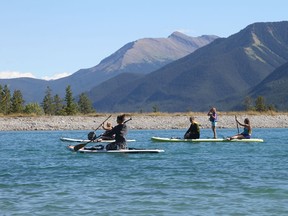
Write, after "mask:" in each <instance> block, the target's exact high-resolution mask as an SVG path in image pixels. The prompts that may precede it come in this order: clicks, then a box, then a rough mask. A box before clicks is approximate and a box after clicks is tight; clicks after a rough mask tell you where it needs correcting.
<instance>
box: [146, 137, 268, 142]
mask: <svg viewBox="0 0 288 216" xmlns="http://www.w3.org/2000/svg"><path fill="white" fill-rule="evenodd" d="M151 140H152V141H154V142H264V140H263V139H256V138H251V139H233V140H227V139H225V138H222V139H209V138H207V139H182V138H173V137H172V138H164V137H151Z"/></svg>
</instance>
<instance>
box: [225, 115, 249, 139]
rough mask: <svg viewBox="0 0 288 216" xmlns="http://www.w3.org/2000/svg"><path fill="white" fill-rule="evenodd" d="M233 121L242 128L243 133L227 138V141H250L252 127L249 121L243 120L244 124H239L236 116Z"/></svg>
mask: <svg viewBox="0 0 288 216" xmlns="http://www.w3.org/2000/svg"><path fill="white" fill-rule="evenodd" d="M235 120H236V122H237V124H239V125H241V126H242V127H244V129H243V132H242V133H240V134H236V135H234V136H232V137H228V138H227V140H232V139H250V138H251V135H252V127H251V124H250V120H249V119H248V118H245V119H244V124H242V123H240V122H239V121H238V119H237V116H235Z"/></svg>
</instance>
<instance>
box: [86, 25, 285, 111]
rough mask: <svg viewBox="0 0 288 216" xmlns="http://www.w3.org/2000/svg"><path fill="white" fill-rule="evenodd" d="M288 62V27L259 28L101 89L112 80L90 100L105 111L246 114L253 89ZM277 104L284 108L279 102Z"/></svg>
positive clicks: (94, 92) (253, 94)
mask: <svg viewBox="0 0 288 216" xmlns="http://www.w3.org/2000/svg"><path fill="white" fill-rule="evenodd" d="M287 61H288V22H286V21H283V22H268V23H254V24H251V25H249V26H247V27H246V28H245V29H243V30H241V31H239V32H238V33H236V34H234V35H231V36H230V37H228V38H219V39H216V40H214V41H213V42H212V43H210V44H208V45H206V46H204V47H202V48H200V49H198V50H196V51H195V52H193V53H191V54H189V55H187V56H185V57H183V58H181V59H179V60H176V61H174V62H172V63H170V64H168V65H166V66H164V67H162V68H160V69H158V70H156V71H154V72H153V73H150V74H147V75H146V76H145V77H140V78H138V79H135V77H133V78H132V77H131V78H132V81H131V82H128V81H129V80H127V79H126V82H124V83H123V84H122V85H120V86H119V88H117V89H114V88H113V89H111V91H109V90H107V88H106V89H105V90H103V89H102V90H101V88H102V87H103V86H110V81H111V82H115V81H114V80H108V81H107V82H105V83H103V84H102V86H96V87H95V88H94V89H93V90H92V91H91V94H90V96H91V97H92V96H93V95H94V98H93V101H94V106H95V107H96V108H97V109H98V110H99V111H104V110H107V109H108V108H109V110H112V111H114V112H118V111H122V110H125V111H152V110H153V109H155V107H156V108H157V110H159V111H167V112H176V111H178V112H179V111H180V112H181V111H204V110H207V109H208V108H209V107H210V106H216V107H219V108H220V109H221V110H233V109H241V104H242V103H243V100H244V97H245V96H246V94H247V95H248V92H249V91H250V95H252V96H254V97H256V96H257V89H255V90H253V88H256V87H257V88H258V89H261V84H260V83H261V81H263V80H264V79H265V78H266V77H267V76H269V75H270V79H269V80H268V81H269V82H271V81H272V80H273V77H274V76H273V71H274V70H275V69H276V68H278V67H280V66H281V65H282V64H284V63H286V62H287ZM119 80H120V79H119ZM258 84H259V85H258ZM286 84H287V82H286ZM104 91H105V92H104ZM258 93H260V92H258ZM262 93H265V92H263V91H262ZM283 94H286V95H287V91H286V92H285V93H284V92H283ZM99 95H101V96H99ZM263 96H264V97H265V96H266V95H263ZM272 97H273V96H272ZM225 98H227V100H225ZM267 99H268V98H267ZM274 102H275V103H276V102H277V103H276V104H278V101H277V99H276V100H274ZM278 107H279V106H278ZM242 109H243V106H242Z"/></svg>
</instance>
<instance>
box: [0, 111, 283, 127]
mask: <svg viewBox="0 0 288 216" xmlns="http://www.w3.org/2000/svg"><path fill="white" fill-rule="evenodd" d="M190 115H193V116H195V117H196V119H197V121H198V122H199V123H200V124H201V127H202V128H210V122H209V121H208V117H207V115H206V114H204V113H202V114H188V113H183V114H181V113H180V114H165V115H155V114H135V115H133V114H131V117H132V121H129V123H127V124H128V125H129V128H130V129H183V128H188V127H189V124H190V123H189V116H190ZM107 116H109V115H99V116H94V117H90V116H89V117H87V116H41V117H0V131H22V130H93V129H96V128H97V127H98V126H99V124H101V123H102V122H103V121H104V120H105V119H106V118H107ZM246 117H248V118H249V119H250V121H251V123H252V126H253V127H254V128H288V114H273V115H259V114H257V115H249V114H241V115H238V119H239V120H240V121H243V120H244V118H246ZM115 119H116V114H115V115H112V117H111V118H110V119H109V121H110V122H112V123H113V124H116V122H115ZM218 127H219V128H236V123H235V116H234V115H232V114H231V115H229V114H219V121H218Z"/></svg>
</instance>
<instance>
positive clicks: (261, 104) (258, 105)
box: [255, 96, 267, 112]
mask: <svg viewBox="0 0 288 216" xmlns="http://www.w3.org/2000/svg"><path fill="white" fill-rule="evenodd" d="M255 110H256V111H258V112H264V111H266V110H267V108H266V104H265V99H264V97H262V96H259V97H257V98H256V101H255Z"/></svg>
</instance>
